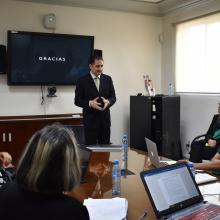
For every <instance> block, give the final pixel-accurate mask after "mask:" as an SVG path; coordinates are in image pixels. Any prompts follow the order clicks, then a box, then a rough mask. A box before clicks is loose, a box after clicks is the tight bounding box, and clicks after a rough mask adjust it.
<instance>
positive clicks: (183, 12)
mask: <svg viewBox="0 0 220 220" xmlns="http://www.w3.org/2000/svg"><path fill="white" fill-rule="evenodd" d="M199 4H200V5H199ZM199 4H196V5H195V6H190V7H186V8H181V9H178V10H177V11H175V12H173V13H172V14H170V15H169V16H165V17H163V21H162V23H163V24H162V29H163V36H164V42H163V46H162V91H163V92H164V93H167V88H168V83H169V82H173V83H174V81H175V80H174V79H175V75H174V74H175V25H173V24H175V23H178V22H181V21H184V20H187V19H191V18H194V17H198V16H202V15H205V14H208V13H212V12H215V11H219V10H220V1H219V0H212V1H204V2H200V3H199ZM208 80H209V77H208V76H207V83H209V81H208ZM195 83H199V79H198V81H197V82H195ZM180 95H181V122H180V123H181V130H180V132H181V143H182V147H183V151H184V152H183V153H184V154H185V155H186V149H185V146H186V144H187V143H188V141H190V142H191V141H192V139H193V138H194V137H195V136H197V135H199V134H203V133H206V131H207V129H208V126H209V124H210V122H211V120H212V116H213V114H215V113H217V103H218V102H219V101H220V95H219V94H217V95H205V94H200V95H193V94H184V95H183V94H180Z"/></svg>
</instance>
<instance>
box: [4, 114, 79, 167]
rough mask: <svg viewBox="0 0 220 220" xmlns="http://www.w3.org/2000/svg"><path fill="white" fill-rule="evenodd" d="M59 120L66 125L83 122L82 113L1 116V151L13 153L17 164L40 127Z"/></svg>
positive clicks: (14, 162) (14, 161)
mask: <svg viewBox="0 0 220 220" xmlns="http://www.w3.org/2000/svg"><path fill="white" fill-rule="evenodd" d="M56 122H59V123H61V124H64V125H80V124H82V115H81V114H61V115H47V116H44V115H36V116H8V117H7V116H4V117H0V151H7V152H9V153H10V154H11V155H12V158H13V164H14V165H16V164H17V162H18V160H19V158H20V156H21V154H22V152H23V150H24V149H25V146H26V144H27V143H28V140H29V139H30V138H31V136H32V135H33V134H34V133H35V132H36V131H37V130H39V129H41V128H43V127H45V126H46V125H49V124H53V123H56Z"/></svg>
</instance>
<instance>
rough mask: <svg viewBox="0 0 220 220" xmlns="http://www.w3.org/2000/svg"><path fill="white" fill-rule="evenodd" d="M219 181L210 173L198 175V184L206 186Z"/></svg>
mask: <svg viewBox="0 0 220 220" xmlns="http://www.w3.org/2000/svg"><path fill="white" fill-rule="evenodd" d="M215 181H217V178H216V177H214V176H211V175H209V174H208V173H196V183H197V184H204V183H210V182H215Z"/></svg>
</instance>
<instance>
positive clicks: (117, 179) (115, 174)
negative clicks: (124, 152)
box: [112, 160, 121, 197]
mask: <svg viewBox="0 0 220 220" xmlns="http://www.w3.org/2000/svg"><path fill="white" fill-rule="evenodd" d="M120 195H121V170H120V168H119V161H118V160H114V164H113V168H112V197H116V196H120Z"/></svg>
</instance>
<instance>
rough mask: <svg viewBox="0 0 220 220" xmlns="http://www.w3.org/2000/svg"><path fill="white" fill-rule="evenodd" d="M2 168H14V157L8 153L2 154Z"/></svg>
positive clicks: (0, 158) (0, 155) (0, 160)
mask: <svg viewBox="0 0 220 220" xmlns="http://www.w3.org/2000/svg"><path fill="white" fill-rule="evenodd" d="M0 167H3V168H9V167H13V165H12V157H11V155H10V154H9V153H8V152H0Z"/></svg>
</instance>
